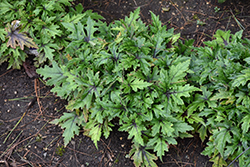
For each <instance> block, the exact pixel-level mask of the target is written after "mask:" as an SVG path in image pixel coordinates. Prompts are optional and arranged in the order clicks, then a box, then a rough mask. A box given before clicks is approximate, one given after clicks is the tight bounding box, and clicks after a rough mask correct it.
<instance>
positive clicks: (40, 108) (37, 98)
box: [34, 78, 42, 113]
mask: <svg viewBox="0 0 250 167" xmlns="http://www.w3.org/2000/svg"><path fill="white" fill-rule="evenodd" d="M37 84H38V87H39V82H38V79H37V78H36V79H35V83H34V87H35V92H36V100H37V104H38V106H39V111H40V113H42V107H41V104H40V99H39V96H38V90H37ZM39 95H40V91H39Z"/></svg>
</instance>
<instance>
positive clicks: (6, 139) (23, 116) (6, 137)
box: [3, 109, 28, 144]
mask: <svg viewBox="0 0 250 167" xmlns="http://www.w3.org/2000/svg"><path fill="white" fill-rule="evenodd" d="M27 111H28V109H26V111H25V112H24V113H23V115H22V117H21V118H20V119H19V121H18V122H17V123H16V125H15V126H14V127H13V128H12V129H11V131H10V133H9V134H8V135H7V136H6V138H5V139H4V141H3V144H4V143H5V142H6V141H7V139H8V138H9V136H10V135H11V133H12V132H13V131H14V129H16V127H17V126H18V125H19V123H20V122H21V121H22V119H23V117H24V116H25V115H26V113H27Z"/></svg>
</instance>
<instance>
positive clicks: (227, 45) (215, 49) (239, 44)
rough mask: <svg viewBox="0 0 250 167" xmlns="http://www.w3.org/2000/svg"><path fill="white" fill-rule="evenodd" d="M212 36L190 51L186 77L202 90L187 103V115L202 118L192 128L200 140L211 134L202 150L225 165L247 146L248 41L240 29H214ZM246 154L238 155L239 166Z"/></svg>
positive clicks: (249, 124) (249, 98) (245, 161)
mask: <svg viewBox="0 0 250 167" xmlns="http://www.w3.org/2000/svg"><path fill="white" fill-rule="evenodd" d="M214 37H215V39H214V40H213V41H207V42H204V44H205V47H200V48H193V49H194V52H193V54H191V57H192V63H191V69H192V70H193V71H194V73H193V74H190V76H189V77H190V79H189V80H190V81H192V82H193V84H195V85H197V86H200V87H201V89H202V94H201V93H197V94H196V95H195V97H194V101H193V102H192V104H190V105H189V107H188V118H191V117H193V116H194V115H195V116H196V117H197V118H198V119H203V120H204V122H203V124H197V128H196V129H197V130H198V132H199V133H200V137H201V139H202V140H204V139H205V137H206V136H208V132H209V133H210V134H211V136H210V137H209V142H208V146H207V147H206V149H205V150H204V151H203V154H204V155H208V156H210V157H212V158H211V161H213V162H214V164H215V165H219V166H224V165H225V166H226V165H227V162H229V161H230V160H233V159H234V158H236V157H237V156H238V155H239V154H241V153H242V152H243V151H244V150H246V149H247V148H248V147H249V146H250V144H249V142H250V140H249V139H250V138H249V128H250V119H249V118H250V115H249V114H250V110H249V107H250V96H249V95H250V94H249V88H250V84H249V80H250V71H249V63H250V62H249V57H250V52H249V51H250V45H249V44H250V41H249V40H248V39H242V31H239V32H237V33H236V34H234V35H233V34H231V33H230V31H225V32H224V31H221V30H218V31H217V32H216V34H215V35H214ZM198 122H199V121H197V123H198ZM249 156H250V155H249V152H246V153H245V154H243V155H242V156H241V157H240V158H239V160H238V163H239V164H240V166H249V164H250V161H249ZM228 160H229V161H228Z"/></svg>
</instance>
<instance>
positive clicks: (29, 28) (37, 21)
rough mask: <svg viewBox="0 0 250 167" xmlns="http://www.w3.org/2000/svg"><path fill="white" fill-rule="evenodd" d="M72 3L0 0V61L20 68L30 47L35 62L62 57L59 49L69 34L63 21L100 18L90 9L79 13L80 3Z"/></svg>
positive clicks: (66, 41)
mask: <svg viewBox="0 0 250 167" xmlns="http://www.w3.org/2000/svg"><path fill="white" fill-rule="evenodd" d="M72 5H73V2H72V0H52V1H51V0H33V1H27V0H22V1H11V2H10V1H7V0H3V1H2V2H0V6H1V9H0V21H1V23H0V39H1V42H0V64H2V63H3V62H5V61H8V64H9V66H8V68H11V67H12V68H17V69H20V65H22V63H23V62H24V61H25V59H26V58H27V57H28V55H29V54H32V53H33V52H34V51H33V50H35V55H36V57H35V65H36V66H41V65H42V64H43V63H45V62H47V63H51V61H52V60H57V61H61V59H62V58H61V57H62V56H63V55H61V54H60V50H62V49H64V48H65V47H66V46H67V44H68V34H66V33H64V32H65V31H66V28H64V26H63V25H62V22H68V23H77V22H78V21H82V22H86V21H87V18H88V17H91V18H93V19H96V18H98V19H101V18H102V17H101V16H99V15H97V14H91V11H87V12H85V13H84V14H82V13H83V7H82V6H81V5H77V6H76V5H74V6H75V9H74V8H73V7H72ZM69 18H70V19H69ZM32 51H33V52H32Z"/></svg>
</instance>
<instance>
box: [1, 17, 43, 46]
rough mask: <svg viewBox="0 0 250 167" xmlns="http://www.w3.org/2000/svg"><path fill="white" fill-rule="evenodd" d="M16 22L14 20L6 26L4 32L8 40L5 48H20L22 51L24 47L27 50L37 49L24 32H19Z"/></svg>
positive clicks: (17, 22)
mask: <svg viewBox="0 0 250 167" xmlns="http://www.w3.org/2000/svg"><path fill="white" fill-rule="evenodd" d="M19 22H20V21H18V20H14V21H13V22H12V23H11V24H8V25H7V27H6V28H5V30H6V31H7V32H8V35H7V37H9V40H8V42H7V47H8V46H10V47H12V48H14V49H16V47H17V46H20V48H21V49H22V50H24V45H25V46H27V47H28V48H38V47H37V46H36V44H35V42H33V39H32V38H29V37H28V35H27V33H26V32H19V31H20V25H19Z"/></svg>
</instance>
